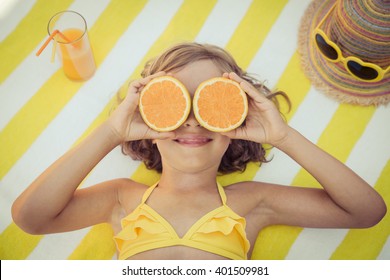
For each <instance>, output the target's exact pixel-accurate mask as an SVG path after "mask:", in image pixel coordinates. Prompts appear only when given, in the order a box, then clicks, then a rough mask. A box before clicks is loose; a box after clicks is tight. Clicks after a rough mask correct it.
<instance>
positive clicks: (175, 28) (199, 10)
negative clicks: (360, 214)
mask: <svg viewBox="0 0 390 280" xmlns="http://www.w3.org/2000/svg"><path fill="white" fill-rule="evenodd" d="M215 4H216V1H191V0H188V1H184V2H183V4H182V6H181V7H180V8H179V10H178V12H177V13H176V14H175V16H174V17H173V18H172V20H171V22H170V23H169V25H168V27H167V28H166V29H165V31H164V33H163V34H162V35H161V36H160V37H159V38H158V40H157V41H156V42H155V43H154V45H153V46H152V47H151V48H150V50H149V51H148V53H147V54H146V55H145V57H144V58H143V60H142V62H141V63H140V64H139V66H138V67H137V68H136V70H135V71H134V73H133V74H132V75H131V76H130V78H129V79H128V80H132V79H135V78H138V77H139V76H140V73H141V71H142V69H143V67H144V64H145V62H146V61H147V60H149V59H150V58H152V57H154V56H156V55H158V54H159V53H160V52H161V51H162V50H163V49H165V48H166V47H168V46H170V45H172V44H173V43H177V42H181V41H191V40H194V38H195V36H196V34H197V33H198V32H199V31H200V29H201V27H202V25H203V23H204V21H205V20H206V19H207V16H208V15H209V13H210V12H211V10H212V8H213V7H214V5H215ZM127 84H128V81H127V82H126V83H124V85H123V86H122V88H125V86H126V85H127ZM115 99H116V97H114V98H113V99H112V100H111V101H110V103H109V104H108V105H107V106H106V107H105V109H104V110H103V112H102V113H101V114H99V116H98V118H97V119H96V120H95V121H94V123H93V124H92V125H91V127H90V128H89V129H88V131H92V130H93V129H94V128H95V127H96V126H97V125H99V124H100V123H101V122H103V121H104V120H105V119H106V118H107V116H108V112H109V111H110V109H111V107H112V106H113V104H115ZM140 166H141V167H140V168H138V169H137V170H136V171H135V172H134V174H133V175H132V178H133V179H137V180H140V181H144V182H154V181H153V180H154V179H155V178H158V175H157V174H156V173H155V172H151V171H149V170H146V169H145V167H144V166H143V165H140ZM156 176H157V177H156ZM95 227H96V226H95ZM95 227H93V229H92V232H90V233H88V234H87V236H86V237H85V238H84V239H83V241H82V242H81V243H80V244H79V246H78V247H77V249H76V250H75V251H74V253H73V254H72V255H71V256H70V258H72V259H84V258H86V257H87V258H89V257H90V255H89V253H88V251H89V250H90V249H91V248H94V250H96V251H99V250H100V247H103V248H106V247H107V244H113V243H112V234H111V235H106V236H105V238H104V239H103V238H102V235H103V233H102V235H100V234H99V231H100V230H101V229H99V228H98V229H95ZM91 244H92V245H91ZM112 256H113V252H112V251H110V250H106V251H105V253H104V255H101V256H100V257H99V258H102V259H110V258H112Z"/></svg>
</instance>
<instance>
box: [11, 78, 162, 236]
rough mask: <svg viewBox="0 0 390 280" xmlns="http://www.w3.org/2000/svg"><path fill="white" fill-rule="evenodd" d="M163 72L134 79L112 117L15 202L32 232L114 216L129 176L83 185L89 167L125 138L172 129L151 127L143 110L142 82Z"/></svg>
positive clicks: (16, 214) (17, 217)
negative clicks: (140, 99) (140, 101)
mask: <svg viewBox="0 0 390 280" xmlns="http://www.w3.org/2000/svg"><path fill="white" fill-rule="evenodd" d="M162 74H163V73H158V74H156V75H153V76H149V77H147V78H144V79H141V80H138V81H134V82H133V83H132V84H130V86H129V90H128V94H127V96H126V98H125V99H124V100H123V102H122V103H121V104H120V105H119V106H118V108H117V109H116V110H115V111H114V112H113V114H112V115H111V116H110V118H109V119H108V120H107V121H106V122H104V123H103V124H102V125H100V126H99V127H98V128H97V129H96V130H95V131H93V132H92V133H91V134H90V135H89V136H88V137H86V139H84V140H83V141H82V142H81V143H80V144H79V145H77V146H76V147H74V148H73V149H71V150H70V151H68V152H67V153H65V154H64V155H63V156H62V157H61V158H59V159H58V160H57V161H56V162H55V163H53V164H52V165H51V166H50V167H49V168H48V169H47V170H45V171H44V172H43V173H42V174H41V175H40V176H39V177H38V178H37V179H36V180H35V181H34V182H33V183H32V184H31V185H30V186H29V187H28V188H27V189H26V190H25V191H24V192H23V193H22V194H21V195H20V196H19V197H18V198H17V199H16V201H15V202H14V204H13V206H12V217H13V219H14V221H15V223H16V224H17V225H18V226H20V227H21V228H22V229H24V230H25V231H27V232H29V233H34V234H42V233H51V232H62V231H69V230H74V229H79V228H82V227H86V226H90V225H93V224H97V223H101V222H109V221H110V219H111V214H112V211H113V208H114V207H115V206H116V205H119V204H120V202H119V200H120V199H119V197H118V190H119V189H120V187H121V186H122V185H123V182H124V181H123V180H113V181H111V182H105V183H101V184H98V185H96V186H93V187H89V188H86V189H80V190H78V189H77V188H78V186H79V185H80V183H81V182H82V181H83V180H84V179H85V177H86V176H87V175H88V173H89V172H90V171H91V170H92V169H93V168H94V167H95V166H96V164H98V163H99V162H100V160H101V159H103V157H105V156H106V155H107V154H108V153H109V152H110V151H111V150H112V149H113V148H115V147H116V146H117V145H119V144H120V143H121V142H123V141H129V140H137V139H144V138H145V139H148V138H162V137H167V136H170V135H169V134H164V133H157V132H154V131H151V130H150V129H149V128H148V127H147V126H146V125H145V124H144V123H143V122H142V120H141V118H140V116H139V112H138V111H137V106H138V96H139V92H140V90H141V89H142V87H143V86H144V85H145V84H146V83H147V82H149V81H150V80H151V79H152V78H154V77H155V76H158V75H162Z"/></svg>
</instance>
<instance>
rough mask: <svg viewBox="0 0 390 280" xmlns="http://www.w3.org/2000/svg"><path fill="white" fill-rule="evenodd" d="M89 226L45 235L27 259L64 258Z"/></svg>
mask: <svg viewBox="0 0 390 280" xmlns="http://www.w3.org/2000/svg"><path fill="white" fill-rule="evenodd" d="M90 229H91V228H89V227H88V228H84V229H81V230H76V231H70V232H64V233H55V234H47V235H45V236H44V237H43V238H42V239H41V241H40V242H39V243H38V245H37V246H36V247H35V248H34V251H32V252H31V254H30V255H29V256H28V257H27V259H28V260H66V259H67V257H68V256H69V255H71V254H72V253H73V251H74V249H75V248H77V245H78V244H79V243H80V241H81V240H82V239H83V238H84V236H85V235H86V234H87V233H88V232H89V230H90Z"/></svg>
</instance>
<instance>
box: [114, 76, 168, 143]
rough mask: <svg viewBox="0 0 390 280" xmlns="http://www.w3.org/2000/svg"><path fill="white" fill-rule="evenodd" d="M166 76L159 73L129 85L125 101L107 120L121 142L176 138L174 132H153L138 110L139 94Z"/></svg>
mask: <svg viewBox="0 0 390 280" xmlns="http://www.w3.org/2000/svg"><path fill="white" fill-rule="evenodd" d="M164 75H166V73H165V72H163V71H162V72H158V73H156V74H153V75H150V76H148V77H145V78H141V79H139V80H135V81H133V82H131V83H130V84H129V87H128V90H127V95H126V97H125V99H124V100H123V101H122V102H121V103H120V104H119V106H118V108H116V109H115V111H114V112H113V113H112V114H111V116H110V117H109V118H108V120H107V123H108V124H109V125H110V127H111V128H112V130H113V132H114V133H115V134H116V135H117V136H118V137H119V141H120V142H124V141H135V140H141V139H166V138H170V137H172V138H173V137H174V132H157V131H155V130H152V129H151V128H150V127H149V126H147V125H146V124H145V122H144V121H143V120H142V117H141V114H140V112H139V109H138V102H139V94H140V92H141V91H142V89H143V88H144V87H145V85H146V84H147V83H149V82H150V81H151V80H152V79H154V78H156V77H160V76H164Z"/></svg>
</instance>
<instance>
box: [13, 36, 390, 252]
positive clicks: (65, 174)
mask: <svg viewBox="0 0 390 280" xmlns="http://www.w3.org/2000/svg"><path fill="white" fill-rule="evenodd" d="M161 75H171V76H173V77H175V78H177V79H178V80H180V81H181V82H182V83H183V84H184V85H185V87H186V88H187V89H188V91H189V92H190V93H191V94H193V93H194V91H195V90H196V88H197V87H198V85H199V84H200V83H201V82H203V81H205V80H208V79H210V78H213V77H219V76H224V77H226V78H229V79H232V80H234V81H236V82H238V83H239V84H240V86H241V87H242V89H243V90H244V91H245V92H246V93H247V95H248V98H249V100H250V102H249V103H250V106H249V107H250V108H249V114H248V116H247V119H246V122H245V123H244V125H242V126H241V127H239V128H238V129H236V130H234V131H230V132H227V133H215V132H211V131H208V130H206V129H205V128H203V127H201V126H200V125H199V123H198V122H197V121H196V119H195V118H194V115H193V113H192V112H191V114H190V116H189V117H188V119H187V120H186V122H185V123H184V124H183V125H182V126H181V127H180V128H178V129H176V130H175V131H172V132H164V133H158V132H156V131H153V130H151V129H150V128H149V127H148V126H146V124H145V123H144V122H143V121H142V119H141V118H140V115H139V112H138V108H137V106H138V98H139V93H140V91H141V90H142V88H143V87H144V86H145V85H146V84H147V83H148V82H149V81H150V80H151V79H153V78H155V77H157V76H161ZM142 77H143V78H141V79H139V80H136V81H133V82H132V83H131V84H130V85H129V87H128V93H127V96H126V97H125V99H124V100H123V101H122V102H121V104H120V105H119V106H118V108H117V109H116V110H115V111H114V112H113V113H112V114H111V116H110V117H109V118H108V119H107V121H105V122H104V123H103V124H102V125H100V126H99V127H98V128H97V129H96V130H95V131H94V132H93V133H91V134H90V135H89V136H88V137H87V138H86V139H85V140H84V141H83V142H81V143H80V144H79V145H78V146H76V147H75V148H73V149H71V150H70V151H68V152H67V153H66V154H65V155H63V156H62V157H61V158H60V159H58V160H57V161H56V162H55V163H54V164H53V165H52V166H50V167H49V168H48V169H47V170H46V171H45V172H44V173H43V174H41V175H40V176H39V177H38V178H37V179H36V180H35V181H34V182H33V183H32V184H31V186H29V187H28V188H27V189H26V190H25V191H24V192H23V193H22V194H21V195H20V197H19V198H18V199H17V200H16V201H15V203H14V205H13V208H12V214H13V218H14V220H15V223H16V224H17V225H19V226H20V227H21V228H22V229H23V230H25V231H26V232H29V233H32V234H47V233H55V232H63V231H70V230H77V229H80V228H84V227H88V226H91V225H95V224H98V223H110V224H111V225H112V227H113V229H114V232H115V236H114V240H115V242H116V245H117V248H118V256H119V258H120V259H247V258H250V256H251V253H252V248H253V244H254V243H255V240H256V238H257V236H258V234H259V232H260V230H262V229H263V228H264V227H267V226H269V225H275V224H284V225H292V226H300V227H316V228H331V227H337V228H359V227H370V226H373V225H375V224H376V223H378V222H379V221H380V220H381V219H382V217H383V216H384V214H385V212H386V206H385V204H384V202H383V200H382V198H381V197H380V196H379V195H378V193H376V191H375V190H374V189H373V188H371V187H370V186H369V185H368V184H367V183H366V182H365V181H363V180H362V179H361V178H360V177H359V176H358V175H356V174H355V173H354V172H353V171H352V170H350V169H349V168H348V167H346V166H345V165H344V164H342V163H341V162H339V161H338V160H336V159H335V158H333V157H332V156H330V155H329V154H327V153H326V152H324V151H322V150H321V149H319V148H318V147H317V146H315V145H314V144H312V143H311V142H309V141H308V140H307V139H306V138H305V137H303V136H302V135H301V134H299V133H298V132H297V131H296V130H294V129H293V128H291V127H290V126H288V124H286V122H285V121H284V120H283V118H282V117H281V115H280V113H279V111H278V108H277V106H276V105H275V103H277V102H275V101H276V99H275V96H276V95H280V94H282V93H280V92H278V93H276V94H271V93H270V92H269V90H268V89H267V88H266V87H264V86H262V85H261V84H260V83H258V82H257V81H255V80H254V79H252V78H250V77H249V76H248V75H247V74H246V73H245V72H244V71H243V70H242V69H240V68H239V67H238V65H237V64H236V62H235V61H234V60H233V58H232V57H231V56H230V55H229V54H228V53H226V52H225V51H224V50H223V49H221V48H218V47H216V46H210V45H200V44H196V43H186V44H179V45H176V46H174V47H172V48H170V49H169V50H167V51H166V52H164V53H163V54H161V55H160V56H159V57H158V58H156V59H155V60H153V61H151V62H149V63H148V64H147V65H146V67H145V69H144V71H143V73H142ZM121 144H122V149H123V151H124V152H125V153H127V154H130V155H132V156H133V157H134V158H137V159H141V160H143V161H144V162H145V164H146V166H147V167H148V168H150V169H155V170H157V171H159V172H161V178H160V180H159V182H158V183H156V184H155V185H153V186H145V185H143V184H140V183H137V182H134V181H132V180H130V179H117V180H112V181H108V182H103V183H100V184H98V185H95V186H91V187H89V188H85V189H77V187H78V186H79V184H80V183H81V182H82V181H83V179H84V178H85V177H86V176H87V175H88V173H89V172H90V171H91V170H92V169H93V168H94V166H95V165H96V164H97V163H99V161H100V160H101V159H102V158H103V157H104V156H106V155H107V154H108V153H109V152H110V151H111V150H112V149H113V148H115V147H116V146H118V145H121ZM262 144H269V145H272V146H273V147H275V148H277V149H280V150H281V151H283V152H284V153H286V154H287V155H289V156H290V157H291V158H292V159H294V160H295V161H296V162H297V163H299V164H300V165H301V166H302V167H303V168H305V169H306V170H307V171H308V172H309V173H310V174H311V175H312V176H314V177H315V178H316V179H317V180H318V182H320V184H321V185H322V187H323V189H314V188H307V187H305V188H300V187H289V186H281V185H274V184H269V183H265V182H240V183H235V184H232V185H229V186H225V187H223V188H222V187H221V186H220V185H219V184H218V183H217V181H216V177H217V175H218V174H226V173H229V172H233V171H237V170H244V169H245V165H246V163H248V162H249V161H255V162H265V155H264V149H263V148H262V146H261V145H262ZM281 172H282V171H281Z"/></svg>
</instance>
